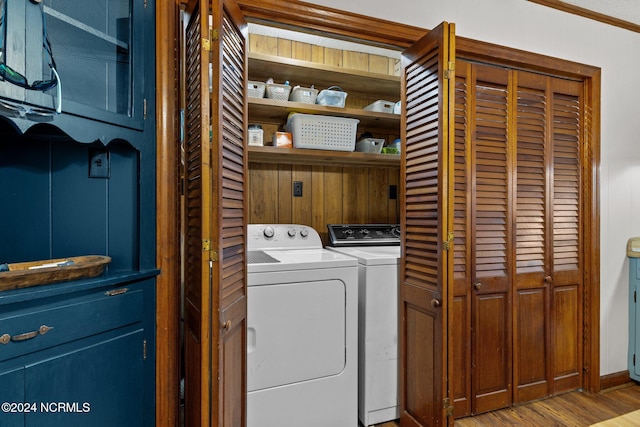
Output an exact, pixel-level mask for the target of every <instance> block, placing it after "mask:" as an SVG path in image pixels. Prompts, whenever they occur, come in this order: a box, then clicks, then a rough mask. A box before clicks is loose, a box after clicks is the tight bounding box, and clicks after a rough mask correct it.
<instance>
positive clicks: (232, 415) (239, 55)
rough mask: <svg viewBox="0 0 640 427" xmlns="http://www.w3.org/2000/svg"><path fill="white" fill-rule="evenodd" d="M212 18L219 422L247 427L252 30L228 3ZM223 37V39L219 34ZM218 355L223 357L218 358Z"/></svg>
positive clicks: (216, 403)
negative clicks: (248, 133)
mask: <svg viewBox="0 0 640 427" xmlns="http://www.w3.org/2000/svg"><path fill="white" fill-rule="evenodd" d="M216 3H217V8H215V7H214V8H213V19H212V26H213V28H212V32H211V34H212V43H211V56H212V64H213V67H212V70H213V71H212V81H211V87H212V95H211V98H212V103H211V104H212V115H211V135H212V137H211V166H212V170H213V191H212V194H213V216H212V218H213V221H214V223H213V227H212V234H211V245H212V250H213V251H214V253H213V258H214V259H213V289H214V293H213V298H212V300H213V305H214V307H215V308H217V311H216V316H213V318H212V320H213V321H214V323H213V327H212V331H213V342H214V344H215V345H217V355H216V356H217V358H218V360H217V366H216V364H215V363H214V364H213V366H214V368H215V369H213V370H212V375H214V376H215V377H217V380H218V384H217V390H215V389H214V390H212V405H211V406H212V408H213V409H214V415H213V416H212V418H213V419H212V421H213V422H214V425H215V422H216V419H217V425H218V426H221V427H223V426H228V427H232V426H233V427H236V426H244V425H245V423H246V414H245V413H246V409H245V408H246V405H245V401H246V397H245V396H246V380H245V371H246V353H247V352H246V332H247V326H246V317H247V300H246V296H247V288H246V286H247V285H246V282H247V281H246V277H247V273H246V255H245V254H246V249H245V244H246V217H247V209H246V206H247V204H246V202H247V201H248V195H247V193H246V188H247V187H246V182H247V163H248V162H247V150H246V146H247V144H246V131H245V129H246V128H247V102H246V89H245V88H246V81H247V69H246V65H247V60H246V58H247V36H248V34H247V26H246V23H245V22H244V18H243V16H242V13H241V12H240V10H239V8H238V7H237V5H236V4H235V1H233V0H220V1H219V2H216ZM216 35H217V36H216ZM214 357H215V356H214Z"/></svg>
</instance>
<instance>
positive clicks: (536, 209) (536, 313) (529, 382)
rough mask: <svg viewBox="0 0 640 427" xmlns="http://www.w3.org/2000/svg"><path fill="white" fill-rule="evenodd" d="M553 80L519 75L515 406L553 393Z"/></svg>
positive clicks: (515, 183) (515, 197)
mask: <svg viewBox="0 0 640 427" xmlns="http://www.w3.org/2000/svg"><path fill="white" fill-rule="evenodd" d="M548 85H549V77H548V76H543V75H539V74H533V73H525V72H518V73H517V95H518V96H517V125H516V133H517V135H516V142H515V144H516V170H515V179H514V188H513V191H514V211H515V223H514V224H513V228H514V234H515V244H516V248H515V284H514V285H515V289H514V402H516V403H519V402H526V401H529V400H533V399H537V398H541V397H544V396H548V395H549V393H550V391H551V389H550V384H551V382H552V378H550V372H551V365H550V363H551V358H550V357H549V356H550V353H551V345H550V344H551V342H550V328H551V324H552V319H551V316H550V309H551V297H550V290H551V284H550V282H551V279H550V274H551V255H550V250H551V248H550V242H551V239H552V236H551V227H550V224H549V203H550V200H549V195H550V192H549V190H550V187H549V185H550V179H549V175H548V173H547V172H548V170H549V169H548V163H549V159H550V157H549V156H550V155H549V147H550V144H549V142H548V141H549V129H550V126H549V124H550V111H551V109H550V103H549V102H548V98H549V96H548Z"/></svg>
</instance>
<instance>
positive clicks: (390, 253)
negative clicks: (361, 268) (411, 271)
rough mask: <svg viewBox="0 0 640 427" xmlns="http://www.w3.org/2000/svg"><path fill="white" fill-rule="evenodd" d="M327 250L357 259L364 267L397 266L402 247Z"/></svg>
mask: <svg viewBox="0 0 640 427" xmlns="http://www.w3.org/2000/svg"><path fill="white" fill-rule="evenodd" d="M327 249H329V250H332V251H336V252H339V253H342V254H345V255H349V256H352V257H355V258H357V259H358V262H359V263H360V264H363V265H389V264H394V265H395V264H398V261H399V259H400V246H363V247H345V248H343V247H338V248H331V247H329V248H327Z"/></svg>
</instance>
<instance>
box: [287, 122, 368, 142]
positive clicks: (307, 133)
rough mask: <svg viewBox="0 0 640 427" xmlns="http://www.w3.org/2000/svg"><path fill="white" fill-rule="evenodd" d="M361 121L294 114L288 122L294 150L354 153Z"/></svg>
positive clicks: (288, 130)
mask: <svg viewBox="0 0 640 427" xmlns="http://www.w3.org/2000/svg"><path fill="white" fill-rule="evenodd" d="M359 122H360V120H358V119H351V118H345V117H332V116H319V115H314V114H293V115H291V116H289V119H288V120H287V125H286V129H287V132H291V135H292V139H293V147H294V148H314V149H317V150H336V151H353V150H354V148H355V146H356V133H357V130H358V123H359Z"/></svg>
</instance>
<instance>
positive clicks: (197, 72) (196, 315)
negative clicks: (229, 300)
mask: <svg viewBox="0 0 640 427" xmlns="http://www.w3.org/2000/svg"><path fill="white" fill-rule="evenodd" d="M186 13H187V15H186V16H187V19H188V21H187V22H186V31H185V35H184V36H185V40H184V41H183V43H182V47H183V49H184V50H185V69H184V70H183V78H184V80H185V94H184V97H185V113H184V114H185V125H184V126H185V133H184V134H185V137H184V156H185V158H184V163H185V195H184V201H185V206H184V212H185V219H184V220H185V234H186V236H185V239H184V245H185V259H184V287H185V289H184V294H185V295H184V300H185V308H184V310H185V325H184V328H185V334H184V337H185V338H184V359H185V360H184V365H185V367H186V369H185V411H184V413H185V426H187V427H199V426H208V425H210V411H209V390H210V388H211V380H212V378H211V375H209V373H210V368H209V367H210V366H211V316H212V313H211V309H212V307H211V303H210V299H211V273H210V262H209V252H208V251H205V250H204V249H203V246H204V242H205V240H207V239H209V236H210V235H211V214H212V211H211V209H212V206H211V169H210V167H209V156H210V143H209V117H210V116H209V108H210V107H209V90H208V87H209V76H208V73H207V71H208V69H209V56H208V53H207V52H203V50H202V38H203V37H204V35H205V34H207V32H208V15H209V7H208V4H206V3H204V2H199V1H197V2H190V3H189V5H188V8H187V10H186Z"/></svg>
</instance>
